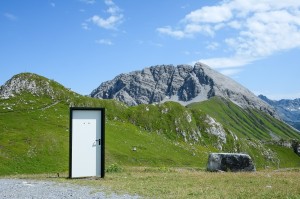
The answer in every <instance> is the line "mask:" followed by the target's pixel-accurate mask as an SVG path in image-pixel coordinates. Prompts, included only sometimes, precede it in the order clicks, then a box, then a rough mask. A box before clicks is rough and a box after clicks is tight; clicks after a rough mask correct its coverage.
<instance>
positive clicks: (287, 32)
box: [157, 0, 300, 68]
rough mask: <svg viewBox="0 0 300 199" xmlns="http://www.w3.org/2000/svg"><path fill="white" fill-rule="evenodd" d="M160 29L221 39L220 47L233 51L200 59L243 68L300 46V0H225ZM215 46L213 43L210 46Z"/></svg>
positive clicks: (178, 34)
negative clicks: (174, 24)
mask: <svg viewBox="0 0 300 199" xmlns="http://www.w3.org/2000/svg"><path fill="white" fill-rule="evenodd" d="M157 31H158V32H159V33H161V34H165V35H168V36H171V37H174V38H177V39H184V38H195V37H197V35H200V34H202V35H204V36H209V37H210V39H213V38H216V37H217V38H222V45H220V46H219V48H218V49H220V48H221V47H223V49H222V50H223V52H224V51H226V52H227V53H228V52H229V53H231V54H229V56H228V57H215V58H210V59H203V60H200V61H202V62H204V63H206V64H208V65H211V66H212V67H216V68H220V67H222V68H226V67H241V66H244V65H246V64H249V63H251V62H253V61H255V60H258V59H262V58H264V57H267V56H270V55H273V54H274V53H277V52H280V51H285V50H289V49H293V48H299V47H300V1H298V0H285V1H274V0H247V1H245V0H223V1H221V2H220V3H218V4H216V5H214V6H205V7H202V8H200V9H197V10H194V11H192V12H190V13H188V14H187V15H186V16H184V17H183V19H182V20H180V21H179V23H178V24H177V26H176V28H174V27H172V26H165V27H163V28H157ZM225 31H226V32H225ZM223 33H225V34H223ZM219 36H220V37H219ZM213 42H214V41H213ZM218 43H221V42H220V41H218ZM215 47H218V46H214V45H213V43H211V44H210V45H208V46H207V48H208V49H214V48H215ZM220 50H221V49H220Z"/></svg>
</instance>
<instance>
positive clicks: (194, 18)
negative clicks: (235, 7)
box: [184, 6, 232, 24]
mask: <svg viewBox="0 0 300 199" xmlns="http://www.w3.org/2000/svg"><path fill="white" fill-rule="evenodd" d="M231 17H232V13H231V9H230V8H229V7H226V6H205V7H202V8H201V9H198V10H195V11H192V12H191V13H189V14H188V15H186V16H185V18H184V21H185V22H186V23H188V24H190V23H192V24H198V23H220V22H224V21H228V20H229V19H230V18H231Z"/></svg>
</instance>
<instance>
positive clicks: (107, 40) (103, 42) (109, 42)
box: [95, 39, 114, 46]
mask: <svg viewBox="0 0 300 199" xmlns="http://www.w3.org/2000/svg"><path fill="white" fill-rule="evenodd" d="M95 42H96V43H97V44H102V45H108V46H111V45H114V44H113V42H112V41H111V40H109V39H99V40H96V41H95Z"/></svg>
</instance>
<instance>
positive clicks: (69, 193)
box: [0, 179, 139, 199]
mask: <svg viewBox="0 0 300 199" xmlns="http://www.w3.org/2000/svg"><path fill="white" fill-rule="evenodd" d="M0 198H1V199H6V198H13V199H21V198H22V199H29V198H30V199H39V198H41V199H42V198H43V199H51V198H53V199H60V198H64V199H68V198H72V199H74V198H78V199H79V198H81V199H84V198H92V199H96V198H114V199H129V198H130V199H131V198H133V199H136V198H139V197H138V196H131V195H127V194H126V195H117V194H114V193H113V194H105V193H104V192H103V191H101V190H99V189H98V190H96V189H95V188H92V187H87V186H79V185H72V184H68V183H55V182H47V181H35V180H22V179H0Z"/></svg>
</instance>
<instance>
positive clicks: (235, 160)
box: [207, 153, 255, 172]
mask: <svg viewBox="0 0 300 199" xmlns="http://www.w3.org/2000/svg"><path fill="white" fill-rule="evenodd" d="M207 170H208V171H233V172H237V171H255V166H254V164H253V162H252V159H251V157H250V156H249V155H247V154H241V153H211V154H209V157H208V164H207Z"/></svg>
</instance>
